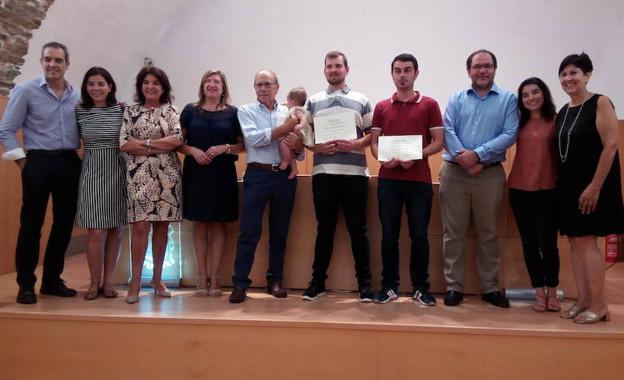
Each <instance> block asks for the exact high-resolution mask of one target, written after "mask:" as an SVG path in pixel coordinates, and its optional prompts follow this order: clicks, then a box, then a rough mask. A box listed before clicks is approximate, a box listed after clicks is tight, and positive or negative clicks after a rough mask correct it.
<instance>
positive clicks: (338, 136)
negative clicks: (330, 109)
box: [314, 112, 357, 144]
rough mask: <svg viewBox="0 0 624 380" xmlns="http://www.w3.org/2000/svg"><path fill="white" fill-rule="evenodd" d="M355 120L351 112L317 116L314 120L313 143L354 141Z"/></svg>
mask: <svg viewBox="0 0 624 380" xmlns="http://www.w3.org/2000/svg"><path fill="white" fill-rule="evenodd" d="M355 128H356V127H355V118H354V117H353V113H351V112H342V113H335V114H329V115H324V116H317V117H315V118H314V142H315V143H316V144H322V143H326V142H328V141H334V140H355V139H357V130H356V129H355Z"/></svg>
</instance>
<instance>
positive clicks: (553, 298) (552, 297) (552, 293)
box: [546, 288, 561, 311]
mask: <svg viewBox="0 0 624 380" xmlns="http://www.w3.org/2000/svg"><path fill="white" fill-rule="evenodd" d="M546 310H548V311H561V304H559V300H558V299H557V288H548V301H547V303H546Z"/></svg>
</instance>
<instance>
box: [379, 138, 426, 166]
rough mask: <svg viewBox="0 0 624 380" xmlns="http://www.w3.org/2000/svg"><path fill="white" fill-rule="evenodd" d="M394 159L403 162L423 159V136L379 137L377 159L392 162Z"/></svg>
mask: <svg viewBox="0 0 624 380" xmlns="http://www.w3.org/2000/svg"><path fill="white" fill-rule="evenodd" d="M393 158H396V159H398V160H401V161H409V160H420V159H422V136H421V135H410V136H379V143H378V148H377V159H378V160H379V161H390V160H391V159H393Z"/></svg>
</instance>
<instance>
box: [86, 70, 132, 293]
mask: <svg viewBox="0 0 624 380" xmlns="http://www.w3.org/2000/svg"><path fill="white" fill-rule="evenodd" d="M115 90H116V88H115V82H114V81H113V78H112V77H111V75H110V73H109V72H108V71H106V70H105V69H103V68H101V67H92V68H90V69H89V70H88V71H87V73H86V74H85V76H84V79H83V81H82V87H81V95H82V101H81V103H80V105H79V106H78V108H77V109H76V119H77V124H78V128H79V129H80V133H81V135H82V141H83V145H84V149H85V153H84V159H83V163H82V172H81V175H80V185H79V195H78V219H77V225H78V227H82V228H87V229H88V240H87V262H88V264H89V272H90V274H91V284H90V285H89V289H88V290H87V292H86V293H85V294H84V298H85V299H86V300H93V299H96V298H98V296H99V295H100V294H102V295H104V297H108V298H115V297H117V292H116V291H115V290H114V289H113V270H114V269H115V264H116V263H117V257H118V256H119V244H120V241H121V227H122V226H123V225H125V224H126V180H125V176H126V173H125V168H126V164H125V161H124V160H123V158H122V156H121V153H120V151H119V131H120V129H121V125H122V121H123V105H122V104H120V103H117V100H116V99H115ZM102 272H104V276H103V279H102Z"/></svg>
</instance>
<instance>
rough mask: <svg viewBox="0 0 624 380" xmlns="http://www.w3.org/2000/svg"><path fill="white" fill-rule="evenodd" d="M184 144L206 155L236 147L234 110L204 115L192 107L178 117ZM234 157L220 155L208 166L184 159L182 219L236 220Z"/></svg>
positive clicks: (188, 157) (236, 201) (201, 111)
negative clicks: (221, 147)
mask: <svg viewBox="0 0 624 380" xmlns="http://www.w3.org/2000/svg"><path fill="white" fill-rule="evenodd" d="M180 123H181V126H182V130H184V131H185V132H186V144H187V145H190V146H192V147H195V148H198V149H201V150H203V151H206V150H207V149H208V148H210V147H211V146H214V145H223V144H230V145H234V144H236V143H237V138H238V137H239V136H241V128H240V124H239V122H238V109H237V108H236V107H228V108H226V109H224V110H221V111H206V110H204V109H201V108H198V107H196V106H195V105H193V104H188V105H187V106H186V107H184V110H183V111H182V114H181V115H180ZM237 159H238V156H236V155H232V154H221V155H219V156H217V157H215V158H214V159H213V160H212V162H211V163H210V164H208V165H199V164H198V163H197V161H195V159H194V158H193V156H191V155H188V156H186V157H185V158H184V170H183V171H182V194H183V205H184V210H183V215H184V218H185V219H188V220H192V221H197V222H230V221H234V220H237V219H238V185H237V177H236V167H235V165H234V162H235V161H236V160H237Z"/></svg>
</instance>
